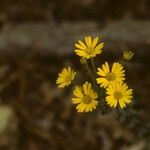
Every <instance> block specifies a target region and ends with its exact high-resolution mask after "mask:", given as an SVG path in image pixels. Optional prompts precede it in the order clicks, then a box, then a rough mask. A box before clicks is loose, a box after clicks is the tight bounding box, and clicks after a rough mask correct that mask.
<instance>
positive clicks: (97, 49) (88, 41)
mask: <svg viewBox="0 0 150 150" xmlns="http://www.w3.org/2000/svg"><path fill="white" fill-rule="evenodd" d="M98 40H99V38H98V37H96V38H94V39H93V40H92V38H91V36H86V37H85V42H83V41H81V40H79V41H78V43H75V47H76V49H75V50H74V51H75V53H76V54H77V55H78V56H80V57H83V58H86V59H89V58H91V57H95V56H96V55H97V54H100V53H101V52H102V48H103V45H104V43H100V44H98Z"/></svg>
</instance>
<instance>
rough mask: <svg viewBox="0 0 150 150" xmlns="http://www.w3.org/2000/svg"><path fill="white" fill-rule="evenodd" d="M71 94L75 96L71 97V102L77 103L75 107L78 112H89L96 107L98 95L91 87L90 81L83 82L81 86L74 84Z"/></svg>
mask: <svg viewBox="0 0 150 150" xmlns="http://www.w3.org/2000/svg"><path fill="white" fill-rule="evenodd" d="M73 95H74V96H75V97H74V98H72V102H73V103H74V104H77V107H76V109H77V111H78V112H89V111H93V109H96V106H97V105H98V101H97V99H98V95H97V93H96V92H95V91H94V90H93V89H92V85H91V83H89V82H85V83H84V84H83V86H82V87H80V86H76V87H75V89H74V91H73Z"/></svg>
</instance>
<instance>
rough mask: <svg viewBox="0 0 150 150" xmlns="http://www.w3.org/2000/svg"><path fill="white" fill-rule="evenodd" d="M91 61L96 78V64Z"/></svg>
mask: <svg viewBox="0 0 150 150" xmlns="http://www.w3.org/2000/svg"><path fill="white" fill-rule="evenodd" d="M90 61H91V64H92V69H93V72H94V76H95V78H96V67H95V63H94V60H93V58H91V59H90Z"/></svg>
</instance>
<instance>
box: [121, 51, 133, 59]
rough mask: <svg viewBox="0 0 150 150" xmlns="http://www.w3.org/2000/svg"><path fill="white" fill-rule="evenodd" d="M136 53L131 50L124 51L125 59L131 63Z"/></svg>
mask: <svg viewBox="0 0 150 150" xmlns="http://www.w3.org/2000/svg"><path fill="white" fill-rule="evenodd" d="M133 55H134V53H133V52H132V51H130V50H127V51H124V52H123V58H124V59H125V60H127V61H129V60H130V59H132V57H133Z"/></svg>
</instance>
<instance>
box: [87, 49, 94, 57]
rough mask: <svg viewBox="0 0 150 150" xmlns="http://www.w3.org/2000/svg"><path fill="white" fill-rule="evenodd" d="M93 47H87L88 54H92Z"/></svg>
mask: <svg viewBox="0 0 150 150" xmlns="http://www.w3.org/2000/svg"><path fill="white" fill-rule="evenodd" d="M92 50H93V48H92V47H88V48H87V54H88V55H90V54H91V53H92Z"/></svg>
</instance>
